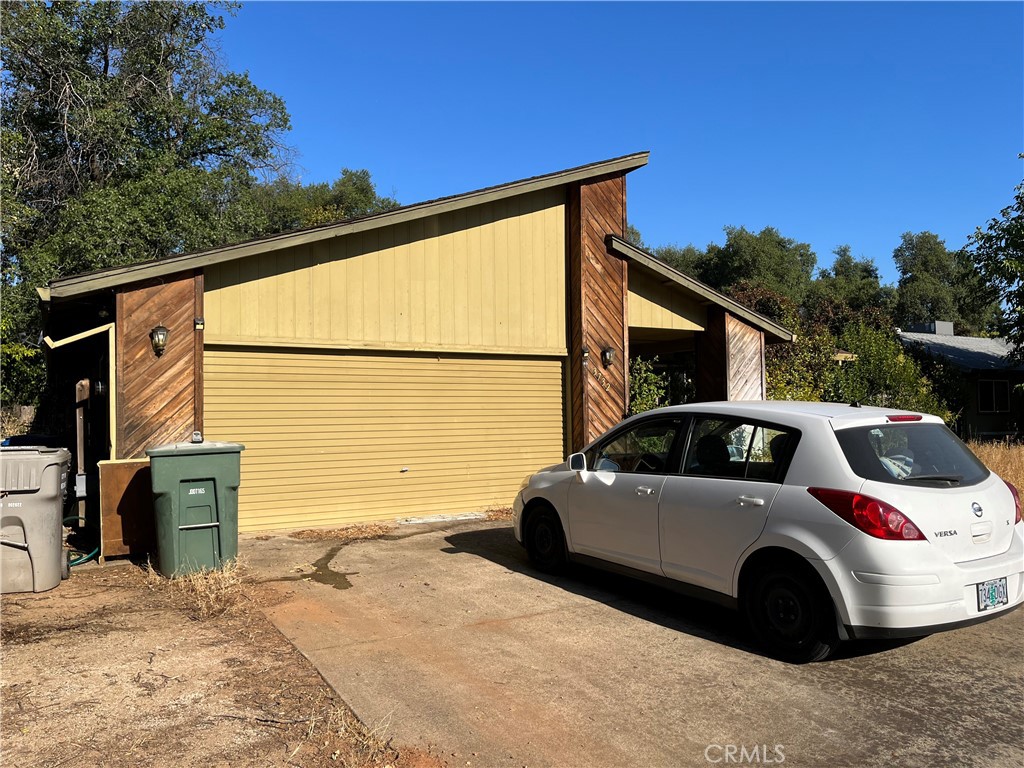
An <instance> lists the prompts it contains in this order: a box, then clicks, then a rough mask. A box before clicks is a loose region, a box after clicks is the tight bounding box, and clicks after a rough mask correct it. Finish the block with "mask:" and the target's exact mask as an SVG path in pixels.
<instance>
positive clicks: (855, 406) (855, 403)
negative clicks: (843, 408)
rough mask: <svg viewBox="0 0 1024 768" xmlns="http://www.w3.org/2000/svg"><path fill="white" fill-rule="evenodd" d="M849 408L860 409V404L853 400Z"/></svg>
mask: <svg viewBox="0 0 1024 768" xmlns="http://www.w3.org/2000/svg"><path fill="white" fill-rule="evenodd" d="M850 407H851V408H860V403H859V402H857V401H856V400H854V401H853V402H852V403H850Z"/></svg>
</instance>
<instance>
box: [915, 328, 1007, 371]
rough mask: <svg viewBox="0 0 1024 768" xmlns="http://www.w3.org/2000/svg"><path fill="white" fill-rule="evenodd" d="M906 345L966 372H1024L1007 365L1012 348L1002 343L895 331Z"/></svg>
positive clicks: (1002, 340)
mask: <svg viewBox="0 0 1024 768" xmlns="http://www.w3.org/2000/svg"><path fill="white" fill-rule="evenodd" d="M897 336H899V338H900V341H902V342H903V343H904V344H906V345H908V346H909V345H914V346H918V347H922V348H924V349H925V350H926V351H927V352H928V353H929V354H931V355H935V356H937V357H944V358H945V359H947V360H949V362H950V363H952V364H953V365H955V366H956V367H958V368H963V369H964V370H968V371H1024V365H1010V363H1009V362H1008V360H1007V358H1008V357H1009V354H1010V352H1011V351H1012V350H1013V347H1012V346H1011V345H1010V343H1009V342H1007V341H1006V339H981V338H977V337H974V336H945V335H938V334H934V333H910V332H908V331H898V332H897Z"/></svg>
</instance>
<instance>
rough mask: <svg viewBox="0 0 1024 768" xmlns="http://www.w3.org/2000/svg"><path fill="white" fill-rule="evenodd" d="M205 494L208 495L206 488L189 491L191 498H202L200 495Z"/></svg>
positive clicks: (190, 489)
mask: <svg viewBox="0 0 1024 768" xmlns="http://www.w3.org/2000/svg"><path fill="white" fill-rule="evenodd" d="M204 493H206V489H205V488H189V489H188V495H189V496H200V495H202V494H204Z"/></svg>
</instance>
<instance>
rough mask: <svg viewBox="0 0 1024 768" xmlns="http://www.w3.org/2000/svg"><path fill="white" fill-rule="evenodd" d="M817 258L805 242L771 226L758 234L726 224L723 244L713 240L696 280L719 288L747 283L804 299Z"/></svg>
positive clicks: (790, 297) (792, 297) (796, 300)
mask: <svg viewBox="0 0 1024 768" xmlns="http://www.w3.org/2000/svg"><path fill="white" fill-rule="evenodd" d="M816 262H817V257H816V256H815V255H814V251H812V250H811V247H810V246H809V245H808V244H807V243H800V242H797V241H796V240H793V239H791V238H788V237H783V236H782V235H781V234H780V233H779V231H778V230H777V229H775V228H774V227H765V228H764V229H762V230H761V231H760V232H758V233H757V234H754V233H753V232H749V231H748V230H746V229H745V228H744V227H726V228H725V245H721V246H719V245H716V244H714V243H712V244H711V245H709V246H708V248H707V254H706V256H705V258H704V259H703V261H702V262H701V266H700V274H699V275H698V276H697V277H698V279H700V280H702V281H703V282H705V283H707V284H708V285H710V286H712V287H713V288H718V289H720V290H726V291H728V290H730V289H733V288H735V287H736V286H738V285H740V284H741V283H748V284H753V285H758V286H762V287H764V288H768V289H769V290H772V291H775V292H777V293H780V294H782V295H783V296H785V297H787V298H788V299H789V300H790V301H792V302H793V303H794V304H797V305H799V304H800V303H802V302H803V299H804V296H805V295H806V293H807V289H808V287H809V286H810V282H811V275H812V274H813V273H814V266H815V263H816Z"/></svg>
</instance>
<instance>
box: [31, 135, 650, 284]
mask: <svg viewBox="0 0 1024 768" xmlns="http://www.w3.org/2000/svg"><path fill="white" fill-rule="evenodd" d="M649 155H650V153H649V152H635V153H633V154H631V155H623V156H622V157H615V158H612V159H610V160H602V161H600V162H596V163H589V164H587V165H580V166H577V167H575V168H568V169H566V170H564V171H556V172H555V173H548V174H544V175H542V176H531V177H530V178H527V179H520V180H519V181H512V182H509V183H507V184H499V185H497V186H493V187H484V188H483V189H477V190H474V191H472V192H465V193H462V194H459V195H451V196H449V197H441V198H437V199H436V200H428V201H426V202H423V203H414V204H412V205H404V206H402V207H400V208H394V209H392V210H390V211H385V212H384V213H377V214H373V215H371V216H362V217H359V218H354V219H347V220H345V221H339V222H335V223H333V224H326V225H323V226H319V227H309V228H307V229H296V230H292V231H290V232H283V233H280V234H276V235H268V236H267V237H261V238H257V239H255V240H247V241H245V242H241V243H234V244H232V245H226V246H222V247H220V248H212V249H210V250H206V251H199V252H197V253H186V254H179V255H174V256H167V257H164V258H161V259H152V260H150V261H144V262H140V263H138V264H131V265H129V266H125V267H107V268H106V269H98V270H94V271H92V272H85V273H83V274H80V275H74V276H71V277H65V278H60V279H59V280H52V281H51V282H50V283H49V285H48V286H47V287H46V288H41V289H39V292H40V295H41V296H42V298H43V300H44V301H49V300H51V299H60V298H70V297H72V296H80V295H82V294H86V293H91V292H93V291H98V290H102V289H105V288H113V287H115V286H119V285H124V284H126V283H133V282H135V281H137V280H145V279H148V278H151V277H162V276H164V275H170V274H174V273H175V272H181V271H184V270H187V269H197V268H201V267H206V266H209V265H212V264H220V263H222V262H225V261H232V260H234V259H242V258H245V257H246V256H253V255H255V254H257V253H266V252H268V251H274V250H278V249H280V248H290V247H292V246H296V245H304V244H306V243H312V242H316V241H318V240H327V239H329V238H332V237H339V236H341V235H348V234H354V233H356V232H364V231H366V230H371V229H377V228H380V227H387V226H391V225H393V224H400V223H402V222H406V221H413V220H415V219H420V218H425V217H427V216H435V215H437V214H440V213H448V212H449V211H455V210H459V209H462V208H469V207H471V206H474V205H482V204H484V203H490V202H494V201H496V200H502V199H505V198H508V197H515V196H518V195H525V194H528V193H530V192H537V191H539V190H542V189H549V188H551V187H558V186H563V185H566V184H572V183H575V182H579V181H586V180H589V179H594V178H597V177H600V176H605V175H607V174H611V173H628V172H629V171H633V170H636V169H637V168H641V167H643V166H645V165H647V158H648V156H649Z"/></svg>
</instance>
